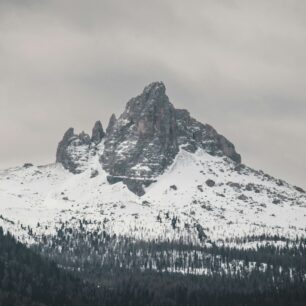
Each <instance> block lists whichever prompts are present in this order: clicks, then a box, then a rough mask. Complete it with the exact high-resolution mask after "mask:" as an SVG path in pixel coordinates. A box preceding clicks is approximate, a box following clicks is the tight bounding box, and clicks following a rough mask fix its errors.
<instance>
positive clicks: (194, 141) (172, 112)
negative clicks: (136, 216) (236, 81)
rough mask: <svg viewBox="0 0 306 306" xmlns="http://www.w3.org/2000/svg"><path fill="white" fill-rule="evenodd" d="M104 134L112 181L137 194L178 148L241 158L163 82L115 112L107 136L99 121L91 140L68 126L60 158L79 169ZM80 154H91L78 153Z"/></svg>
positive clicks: (104, 156) (104, 159) (103, 154)
mask: <svg viewBox="0 0 306 306" xmlns="http://www.w3.org/2000/svg"><path fill="white" fill-rule="evenodd" d="M103 137H104V139H105V141H104V149H103V152H99V155H100V156H101V157H100V162H101V166H102V167H103V168H104V170H105V171H106V172H107V173H108V174H109V176H108V180H109V182H110V183H115V182H118V181H123V182H124V183H125V184H126V185H127V186H128V188H129V189H130V190H131V191H133V192H134V193H136V194H138V195H142V194H144V192H145V190H144V186H147V185H149V184H150V183H152V182H153V181H155V180H156V179H157V177H158V176H159V175H160V174H162V173H163V172H164V171H165V169H166V168H167V167H168V166H169V165H171V164H172V163H173V161H174V158H175V157H176V155H177V153H178V152H179V150H180V148H181V149H184V150H186V151H189V152H192V153H194V152H196V150H197V149H199V148H201V149H204V150H205V151H206V152H208V153H209V154H211V155H218V156H225V157H228V158H229V159H231V160H232V161H234V162H236V163H240V162H241V157H240V155H239V154H238V153H237V152H236V150H235V147H234V145H233V144H232V143H231V142H229V141H228V140H227V139H226V138H225V137H224V136H222V135H220V134H218V133H217V131H216V130H215V129H214V128H213V127H211V126H210V125H207V124H202V123H200V122H198V121H197V120H195V119H194V118H192V117H191V116H190V114H189V112H188V111H187V110H181V109H175V108H174V106H173V105H172V103H171V102H170V100H169V98H168V96H167V95H166V88H165V85H164V84H163V83H162V82H153V83H151V84H149V85H147V86H146V87H145V88H144V90H143V91H142V93H141V94H139V95H138V96H136V97H134V98H132V99H130V100H129V101H128V102H127V104H126V107H125V110H124V112H123V113H122V114H121V115H120V116H119V118H118V119H117V118H116V116H115V115H114V114H113V115H112V116H111V118H110V120H109V124H108V127H107V129H106V134H105V133H104V131H103V128H102V124H101V122H100V121H97V122H96V123H95V126H94V128H93V133H92V137H91V138H90V137H89V136H88V135H87V134H85V133H84V134H82V133H81V134H80V135H74V132H73V129H69V130H68V131H67V132H66V133H65V135H64V138H63V140H62V141H61V142H60V144H59V147H58V153H57V161H58V162H61V163H62V164H63V165H64V167H65V168H67V169H69V170H70V171H71V172H77V171H80V170H79V169H80V167H79V168H77V167H76V166H75V165H77V164H78V161H76V160H75V159H76V158H80V159H81V160H82V162H84V160H86V159H88V156H89V155H90V154H91V148H92V147H93V146H95V145H97V144H98V143H100V142H101V140H102V138H103ZM71 139H72V140H71ZM71 144H72V145H71ZM75 152H78V154H76V153H75ZM82 154H83V155H84V154H87V155H88V156H87V157H86V156H81V157H80V155H82ZM67 161H69V162H67ZM76 169H77V170H76Z"/></svg>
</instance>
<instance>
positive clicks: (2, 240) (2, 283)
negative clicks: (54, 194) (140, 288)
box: [0, 227, 105, 306]
mask: <svg viewBox="0 0 306 306" xmlns="http://www.w3.org/2000/svg"><path fill="white" fill-rule="evenodd" d="M104 293H105V292H103V291H101V290H97V289H96V288H95V286H93V285H92V284H89V283H88V282H84V281H82V280H80V279H79V278H77V277H75V276H74V275H72V274H71V273H67V272H66V271H63V270H60V269H59V268H58V267H57V265H56V264H55V263H54V262H52V261H49V260H47V259H44V258H42V257H41V256H40V255H38V254H36V253H35V252H33V251H32V250H30V249H28V248H26V247H25V246H24V245H22V244H21V243H19V242H17V241H16V240H15V239H14V238H13V237H12V236H11V235H10V234H9V233H8V234H6V235H4V234H3V229H2V228H1V227H0V305H1V306H2V305H3V306H10V305H16V306H17V305H18V306H19V305H37V306H38V305H52V306H53V305H54V306H58V305H80V306H81V305H100V303H99V301H101V300H103V299H105V296H103V294H104Z"/></svg>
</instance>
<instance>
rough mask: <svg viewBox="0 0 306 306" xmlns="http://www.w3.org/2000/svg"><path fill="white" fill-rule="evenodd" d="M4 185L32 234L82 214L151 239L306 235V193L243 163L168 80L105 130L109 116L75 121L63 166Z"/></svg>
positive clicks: (7, 223) (8, 206) (13, 210)
mask: <svg viewBox="0 0 306 306" xmlns="http://www.w3.org/2000/svg"><path fill="white" fill-rule="evenodd" d="M0 186H1V187H0V201H1V203H2V205H1V207H0V215H1V219H0V221H1V225H2V226H3V227H5V228H9V229H11V230H12V231H13V232H16V233H18V235H20V239H25V240H28V241H33V237H32V236H31V235H28V231H27V228H28V227H30V228H31V229H32V232H34V233H35V234H36V235H37V236H41V235H42V234H46V233H54V232H55V230H56V228H57V227H58V226H60V224H62V223H63V222H69V224H71V225H73V224H74V223H75V224H78V221H77V220H80V219H86V220H87V219H90V220H91V221H92V222H93V223H94V224H96V226H97V227H98V224H100V223H103V227H104V228H105V229H107V231H108V232H112V233H116V234H121V235H126V236H129V237H134V238H139V239H144V240H147V241H148V240H150V239H155V238H159V239H174V240H180V239H184V240H188V241H193V242H194V243H196V244H198V243H201V242H202V241H201V240H202V238H201V237H202V233H205V237H207V238H208V239H209V240H211V241H219V240H221V241H224V240H225V239H226V238H228V239H233V238H234V237H243V236H248V235H254V234H256V235H261V234H265V233H269V234H271V235H274V234H280V235H283V236H284V237H288V238H290V237H295V236H296V235H298V236H301V237H303V236H304V235H305V220H306V219H305V214H306V194H305V191H304V190H303V189H301V188H299V187H295V186H292V185H290V184H288V183H286V182H285V181H283V180H280V179H276V178H273V177H271V176H270V175H268V174H265V173H264V172H262V171H256V170H254V169H251V168H250V167H248V166H246V165H244V164H242V163H241V157H240V155H239V154H238V153H237V152H236V150H235V147H234V145H233V144H232V143H231V142H230V141H229V140H227V139H226V138H225V137H224V136H222V135H220V134H218V133H217V132H216V130H215V129H214V128H213V127H211V126H210V125H208V124H202V123H200V122H198V121H197V120H195V119H194V118H192V117H191V116H190V114H189V112H188V111H187V110H180V109H176V108H175V107H174V106H173V104H172V103H171V102H170V101H169V98H168V97H167V95H166V90H165V86H164V84H163V83H161V82H155V83H152V84H149V85H148V86H146V87H145V89H144V90H143V92H142V93H141V94H140V95H138V96H136V97H135V98H132V99H131V100H129V101H128V103H127V105H126V108H125V110H124V112H123V113H122V114H121V115H120V116H119V117H118V119H117V118H116V116H115V115H112V116H111V118H110V121H109V124H108V126H107V128H106V131H104V130H103V127H102V124H101V122H100V121H97V122H96V123H95V125H94V127H93V130H92V135H91V136H89V135H88V134H86V133H84V132H82V133H80V134H76V133H75V132H74V129H73V128H69V129H68V130H67V132H66V133H65V134H64V137H63V139H62V140H61V141H60V143H59V145H58V148H57V152H56V163H55V164H50V165H45V166H34V165H32V164H25V165H24V166H21V167H15V168H11V169H7V170H3V171H1V172H0ZM174 220H175V221H174ZM38 223H39V224H40V226H39V227H37V224H38ZM174 223H175V225H174ZM21 224H22V226H21ZM135 229H137V230H135Z"/></svg>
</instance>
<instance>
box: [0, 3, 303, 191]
mask: <svg viewBox="0 0 306 306" xmlns="http://www.w3.org/2000/svg"><path fill="white" fill-rule="evenodd" d="M305 67H306V2H305V1H300V0H292V1H282V0H271V1H264V0H260V1H247V0H244V1H242V0H241V1H235V0H226V1H225V0H223V1H221V0H219V1H215V0H205V1H203V0H201V1H200V0H191V1H180V0H163V1H161V0H156V1H143V0H142V1H140V0H130V1H117V0H112V1H105V0H103V1H101V0H99V1H98V0H89V1H83V0H73V1H72V0H65V1H63V0H61V1H59V0H53V1H46V0H0V137H1V139H2V146H1V150H0V167H1V168H3V167H8V166H13V165H15V164H20V163H23V162H26V161H33V162H35V163H45V162H52V161H54V156H55V150H56V146H57V143H58V141H59V140H60V138H61V137H62V135H63V133H64V131H65V130H66V129H67V128H68V127H70V126H73V127H75V128H76V130H78V131H81V130H86V131H87V132H90V130H91V128H92V125H93V123H94V122H95V120H96V119H101V120H102V122H103V124H104V126H105V125H106V124H107V122H108V119H109V117H110V115H111V113H113V112H115V113H117V114H119V113H121V111H122V110H123V108H124V106H125V103H126V102H127V100H128V99H129V98H131V97H132V96H135V95H136V94H138V93H139V92H140V91H141V90H142V88H143V87H144V86H145V85H146V84H147V83H149V82H152V81H156V80H162V81H164V82H165V84H166V86H167V93H168V95H169V97H170V100H171V101H172V102H173V104H174V105H175V106H176V107H180V108H187V109H189V110H190V112H191V113H192V114H193V115H194V117H196V118H197V119H199V120H200V121H202V122H207V123H210V124H212V125H213V126H214V127H215V128H216V129H217V130H218V131H219V132H221V133H222V134H224V135H225V136H226V137H228V138H229V139H230V140H231V141H233V142H234V143H235V145H236V147H237V150H238V151H239V152H240V153H241V154H242V158H243V161H244V162H245V163H247V164H249V165H250V166H253V167H255V168H260V169H263V170H265V171H267V172H268V173H270V174H272V175H274V176H277V177H281V178H285V179H287V180H288V181H290V182H292V183H294V184H298V185H301V186H304V187H306V171H305V170H306V165H305V156H306V91H305V87H306V74H305Z"/></svg>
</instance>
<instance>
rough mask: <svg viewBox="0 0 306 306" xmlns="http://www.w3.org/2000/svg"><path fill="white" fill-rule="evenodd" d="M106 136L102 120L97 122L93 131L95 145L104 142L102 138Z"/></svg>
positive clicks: (92, 138) (92, 139) (92, 137)
mask: <svg viewBox="0 0 306 306" xmlns="http://www.w3.org/2000/svg"><path fill="white" fill-rule="evenodd" d="M104 136H105V133H104V130H103V127H102V123H101V121H100V120H98V121H96V123H95V125H94V127H93V129H92V136H91V141H92V142H94V143H95V144H99V143H100V142H101V140H102V138H103V137H104Z"/></svg>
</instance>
